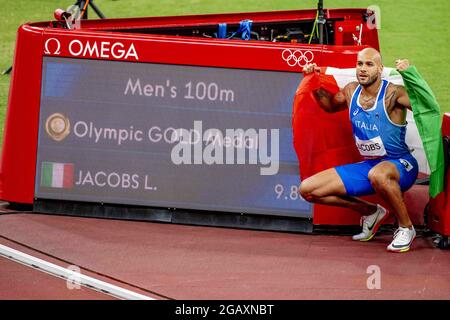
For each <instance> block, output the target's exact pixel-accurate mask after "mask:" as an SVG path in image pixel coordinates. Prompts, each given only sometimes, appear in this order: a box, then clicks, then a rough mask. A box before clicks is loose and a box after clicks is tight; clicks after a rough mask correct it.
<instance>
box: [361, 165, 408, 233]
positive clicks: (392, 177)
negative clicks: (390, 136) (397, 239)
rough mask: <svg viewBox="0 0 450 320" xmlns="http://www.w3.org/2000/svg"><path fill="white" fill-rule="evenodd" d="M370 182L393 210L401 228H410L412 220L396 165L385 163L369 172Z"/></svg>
mask: <svg viewBox="0 0 450 320" xmlns="http://www.w3.org/2000/svg"><path fill="white" fill-rule="evenodd" d="M369 180H370V182H371V184H372V186H373V188H374V189H375V192H376V193H377V194H378V195H379V196H380V197H381V198H382V199H383V200H385V201H386V202H387V203H388V204H389V205H390V206H391V207H392V208H393V209H394V214H395V216H396V217H397V220H398V224H399V226H400V227H404V228H410V227H411V226H412V222H411V219H410V218H409V215H408V210H407V209H406V205H405V202H404V200H403V194H402V191H401V189H400V185H399V181H400V173H399V172H398V170H397V167H396V166H395V164H393V163H392V162H389V161H383V162H380V163H379V164H377V165H376V166H375V167H373V168H372V169H371V170H370V171H369Z"/></svg>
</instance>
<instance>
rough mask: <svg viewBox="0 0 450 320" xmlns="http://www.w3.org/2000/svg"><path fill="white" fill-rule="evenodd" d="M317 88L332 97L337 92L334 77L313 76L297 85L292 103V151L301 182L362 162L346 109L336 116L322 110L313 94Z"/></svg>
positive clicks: (337, 88)
mask: <svg viewBox="0 0 450 320" xmlns="http://www.w3.org/2000/svg"><path fill="white" fill-rule="evenodd" d="M322 71H323V70H322ZM319 88H323V89H325V90H326V91H328V92H330V93H333V94H335V93H337V92H338V91H339V87H338V85H337V83H336V80H335V79H334V77H333V76H330V75H325V74H324V72H321V73H320V74H317V73H313V74H311V75H308V76H306V77H305V78H304V79H303V81H302V82H301V83H300V85H299V87H298V89H297V92H296V94H295V99H294V105H293V112H292V126H293V135H294V148H295V152H296V153H297V157H298V160H299V165H300V176H301V179H302V180H304V179H306V178H308V177H310V176H312V175H314V174H316V173H318V172H320V171H323V170H325V169H328V168H331V167H334V166H337V165H341V164H346V163H353V162H358V161H361V160H362V159H361V156H360V155H359V152H358V150H357V148H356V146H355V142H354V140H353V133H352V128H351V124H350V120H349V115H348V112H349V111H348V109H345V110H344V111H340V112H336V113H328V112H325V111H324V110H322V109H321V108H320V106H319V104H318V103H317V101H316V99H315V97H314V95H313V90H317V89H319Z"/></svg>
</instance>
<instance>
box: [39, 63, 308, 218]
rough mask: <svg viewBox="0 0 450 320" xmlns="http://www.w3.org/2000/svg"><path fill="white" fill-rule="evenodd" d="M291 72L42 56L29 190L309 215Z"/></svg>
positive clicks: (295, 77) (74, 197)
mask: <svg viewBox="0 0 450 320" xmlns="http://www.w3.org/2000/svg"><path fill="white" fill-rule="evenodd" d="M301 78H302V75H301V74H299V73H289V72H275V71H258V70H241V69H225V68H212V67H198V66H179V65H168V64H151V63H131V62H116V61H100V60H84V59H70V58H54V57H44V58H43V69H42V88H41V105H40V119H39V141H38V155H37V164H36V184H35V196H36V198H39V199H58V200H70V201H86V202H96V203H110V204H129V205H141V206H151V207H165V208H184V209H199V210H208V211H220V212H240V213H253V214H265V215H278V216H291V217H311V216H312V208H311V205H310V204H309V203H307V202H306V201H305V200H304V199H302V198H301V197H300V196H299V194H298V185H299V183H300V181H299V172H298V162H297V157H296V155H295V151H294V148H293V143H292V124H291V113H292V103H293V98H294V94H295V91H296V89H297V86H298V84H299V83H300V81H301Z"/></svg>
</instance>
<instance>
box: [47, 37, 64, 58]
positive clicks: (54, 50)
mask: <svg viewBox="0 0 450 320" xmlns="http://www.w3.org/2000/svg"><path fill="white" fill-rule="evenodd" d="M44 53H45V54H61V42H59V40H58V39H56V38H50V39H47V41H45V45H44Z"/></svg>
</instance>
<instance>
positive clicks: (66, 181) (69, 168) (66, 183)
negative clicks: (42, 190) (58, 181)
mask: <svg viewBox="0 0 450 320" xmlns="http://www.w3.org/2000/svg"><path fill="white" fill-rule="evenodd" d="M73 168H74V166H73V163H66V164H64V176H63V188H73V174H74V169H73Z"/></svg>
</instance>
